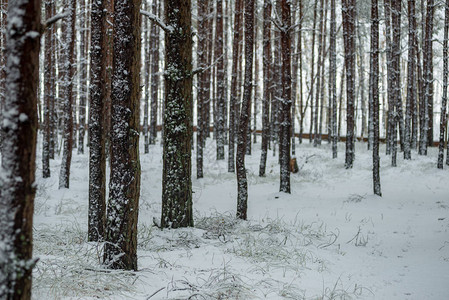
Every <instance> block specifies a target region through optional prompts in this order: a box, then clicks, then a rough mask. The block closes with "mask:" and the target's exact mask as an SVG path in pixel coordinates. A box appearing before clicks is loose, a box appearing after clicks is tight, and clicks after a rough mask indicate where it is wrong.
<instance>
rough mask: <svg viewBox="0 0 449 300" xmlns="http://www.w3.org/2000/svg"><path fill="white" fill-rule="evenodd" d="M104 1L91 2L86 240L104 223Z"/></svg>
mask: <svg viewBox="0 0 449 300" xmlns="http://www.w3.org/2000/svg"><path fill="white" fill-rule="evenodd" d="M106 2H107V0H101V1H92V7H91V18H92V23H91V24H92V27H91V46H92V52H91V54H90V103H89V107H90V110H89V145H90V151H89V213H88V231H87V232H88V240H89V241H102V240H104V238H105V226H106V144H105V137H106V128H105V127H106V126H105V125H106V118H107V117H106V114H105V111H106V96H107V93H108V89H110V86H109V85H108V84H109V83H110V81H109V80H108V79H107V72H108V70H107V65H108V63H107V58H108V56H107V51H108V49H107V47H108V46H107V36H106V35H107V32H106V31H107V25H106V14H107V13H108V10H107V6H106Z"/></svg>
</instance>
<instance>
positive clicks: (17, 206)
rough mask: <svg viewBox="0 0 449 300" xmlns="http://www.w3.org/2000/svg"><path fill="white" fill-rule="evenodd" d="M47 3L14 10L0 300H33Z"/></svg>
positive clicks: (14, 4)
mask: <svg viewBox="0 0 449 300" xmlns="http://www.w3.org/2000/svg"><path fill="white" fill-rule="evenodd" d="M40 12H41V2H40V1H39V0H30V1H27V0H23V1H11V2H10V3H9V5H8V24H7V26H8V28H9V30H8V31H7V45H6V74H7V75H6V85H5V87H6V95H5V103H4V104H5V106H4V115H3V118H4V122H3V123H2V128H3V133H4V139H3V154H2V187H1V196H0V240H1V243H0V298H1V299H8V300H9V299H22V300H28V299H30V298H31V285H32V284H31V283H32V277H31V275H32V268H33V266H34V265H35V263H36V261H35V260H33V259H32V253H33V210H34V196H35V193H36V183H35V169H36V140H37V127H38V124H37V123H38V122H37V111H36V108H37V101H38V99H37V90H38V85H39V48H40V32H41V29H42V28H41V23H40V22H41V13H40Z"/></svg>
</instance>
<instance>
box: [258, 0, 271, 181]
mask: <svg viewBox="0 0 449 300" xmlns="http://www.w3.org/2000/svg"><path fill="white" fill-rule="evenodd" d="M270 85H271V2H270V1H269V0H265V2H264V11H263V100H262V152H261V155H260V167H259V176H265V170H266V166H267V153H268V141H269V139H270V123H269V122H270V96H271V90H270Z"/></svg>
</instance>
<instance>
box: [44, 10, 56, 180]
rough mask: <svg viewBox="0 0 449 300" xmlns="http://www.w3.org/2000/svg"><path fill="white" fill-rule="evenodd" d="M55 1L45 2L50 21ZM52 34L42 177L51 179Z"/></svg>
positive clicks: (46, 69) (47, 40)
mask: <svg viewBox="0 0 449 300" xmlns="http://www.w3.org/2000/svg"><path fill="white" fill-rule="evenodd" d="M53 5H54V2H53V1H46V2H45V18H46V19H49V18H50V17H51V16H52V12H53V7H52V6H53ZM52 52H53V49H52V32H51V30H47V32H46V33H45V63H44V91H43V94H44V124H43V125H44V126H43V139H42V177H43V178H48V177H50V144H51V122H52V120H51V119H52V118H51V103H52V102H54V99H53V98H54V87H53V86H52V72H51V68H53V64H54V62H53V60H52V59H53V57H52Z"/></svg>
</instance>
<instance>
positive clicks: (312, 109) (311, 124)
mask: <svg viewBox="0 0 449 300" xmlns="http://www.w3.org/2000/svg"><path fill="white" fill-rule="evenodd" d="M342 1H343V0H342ZM317 12H318V0H315V4H314V7H313V30H312V55H311V56H310V58H311V62H310V90H309V98H310V128H309V142H310V143H312V132H313V124H314V119H315V117H314V107H313V86H314V85H313V84H314V82H315V73H314V68H315V36H316V24H317V22H316V18H317ZM318 65H319V63H318Z"/></svg>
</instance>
